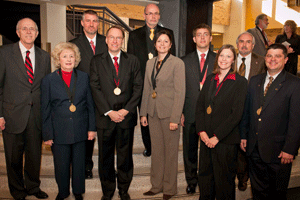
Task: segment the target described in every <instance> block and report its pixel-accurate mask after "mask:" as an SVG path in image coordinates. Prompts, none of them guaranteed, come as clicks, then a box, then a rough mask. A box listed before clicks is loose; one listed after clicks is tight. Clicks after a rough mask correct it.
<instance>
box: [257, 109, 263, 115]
mask: <svg viewBox="0 0 300 200" xmlns="http://www.w3.org/2000/svg"><path fill="white" fill-rule="evenodd" d="M261 110H262V107H260V108H259V109H257V111H256V113H257V115H260V113H261Z"/></svg>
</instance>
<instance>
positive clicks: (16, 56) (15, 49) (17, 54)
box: [13, 42, 29, 84]
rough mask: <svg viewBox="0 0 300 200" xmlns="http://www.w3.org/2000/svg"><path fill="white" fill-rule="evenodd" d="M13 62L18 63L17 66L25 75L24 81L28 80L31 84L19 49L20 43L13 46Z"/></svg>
mask: <svg viewBox="0 0 300 200" xmlns="http://www.w3.org/2000/svg"><path fill="white" fill-rule="evenodd" d="M13 61H14V62H16V66H18V67H19V70H20V71H21V73H22V74H23V75H24V80H26V82H27V83H28V84H29V82H28V75H27V73H26V68H25V63H24V61H23V57H22V54H21V50H20V48H19V42H17V43H15V44H14V46H13Z"/></svg>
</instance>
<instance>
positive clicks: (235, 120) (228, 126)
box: [196, 74, 248, 144]
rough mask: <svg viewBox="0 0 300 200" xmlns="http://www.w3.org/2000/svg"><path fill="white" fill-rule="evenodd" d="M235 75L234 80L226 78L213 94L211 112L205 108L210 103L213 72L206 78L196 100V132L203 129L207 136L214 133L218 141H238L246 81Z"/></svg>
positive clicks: (227, 142)
mask: <svg viewBox="0 0 300 200" xmlns="http://www.w3.org/2000/svg"><path fill="white" fill-rule="evenodd" d="M235 75H236V80H230V79H228V80H226V81H225V82H224V84H223V86H222V87H221V89H220V91H219V92H218V94H217V95H216V96H215V98H214V104H213V106H212V113H211V114H207V112H206V109H207V107H208V106H209V105H210V97H209V96H210V95H209V94H208V93H209V88H210V86H211V84H213V87H214V86H215V82H216V81H215V80H214V77H215V74H211V75H210V76H208V77H207V78H206V81H205V83H204V86H203V88H202V90H201V92H200V95H199V98H198V101H197V107H196V131H197V132H196V133H199V132H200V131H205V132H206V133H207V134H208V136H209V137H213V136H214V134H215V135H216V136H217V138H218V139H219V141H220V142H222V143H226V144H239V143H240V141H241V140H240V136H239V130H238V124H239V122H240V120H241V118H242V115H243V108H244V102H245V99H246V94H247V85H248V82H247V80H246V79H245V78H244V77H242V76H240V75H238V74H235ZM214 89H215V87H214Z"/></svg>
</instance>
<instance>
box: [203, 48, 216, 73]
mask: <svg viewBox="0 0 300 200" xmlns="http://www.w3.org/2000/svg"><path fill="white" fill-rule="evenodd" d="M213 55H214V53H213V52H212V51H210V50H209V51H208V53H207V56H206V60H205V65H208V66H207V75H209V74H211V73H212V71H213V68H214V62H215V58H214V56H213ZM199 66H200V64H199Z"/></svg>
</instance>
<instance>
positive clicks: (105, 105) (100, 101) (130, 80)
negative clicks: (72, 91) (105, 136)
mask: <svg viewBox="0 0 300 200" xmlns="http://www.w3.org/2000/svg"><path fill="white" fill-rule="evenodd" d="M119 66H120V68H119V77H120V85H119V88H120V89H121V94H120V95H119V96H116V95H115V94H114V89H115V88H116V84H115V81H114V75H115V74H116V70H115V67H114V65H113V62H112V59H111V57H110V55H109V53H108V52H105V53H104V54H99V55H96V56H94V57H93V59H92V61H91V74H90V77H91V80H90V83H91V89H92V95H93V98H94V101H95V104H96V108H97V109H96V122H97V127H98V128H100V129H111V128H113V127H114V126H115V125H116V123H115V122H113V121H111V120H110V117H109V116H105V115H104V114H105V113H106V112H108V111H110V110H115V111H117V110H119V109H122V108H124V109H126V110H128V111H129V113H128V114H127V116H126V117H125V119H124V120H123V121H122V122H121V123H118V125H119V126H120V127H121V128H123V129H126V128H131V127H134V126H135V125H136V124H137V105H138V103H139V101H140V98H141V95H142V84H143V80H142V77H141V73H140V65H139V61H138V59H137V57H135V56H134V55H131V54H126V53H124V52H121V58H120V64H119Z"/></svg>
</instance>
